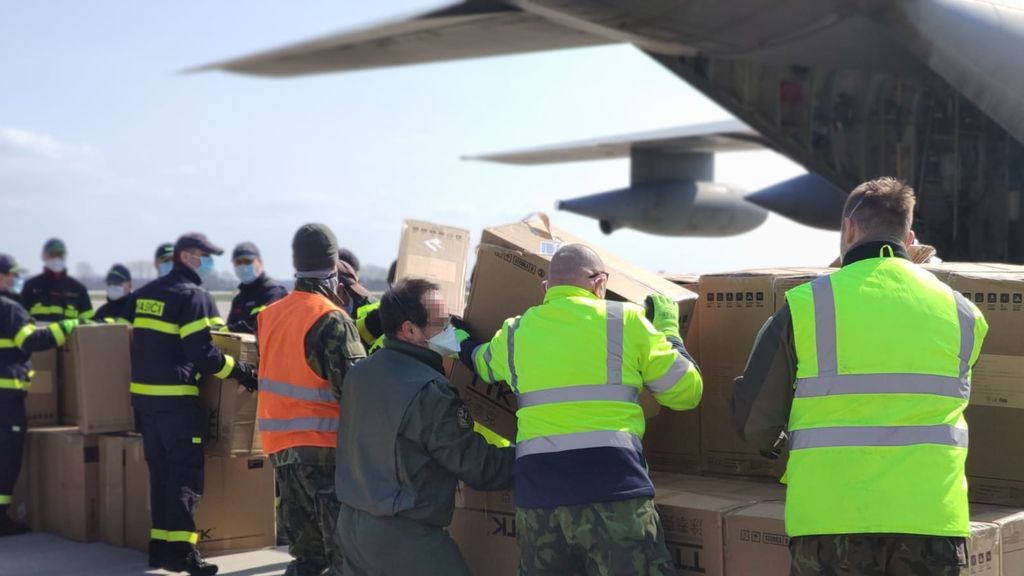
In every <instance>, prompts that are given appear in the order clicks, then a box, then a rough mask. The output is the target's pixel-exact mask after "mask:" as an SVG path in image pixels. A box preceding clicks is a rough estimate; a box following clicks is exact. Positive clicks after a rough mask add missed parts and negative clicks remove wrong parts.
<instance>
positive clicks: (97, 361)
mask: <svg viewBox="0 0 1024 576" xmlns="http://www.w3.org/2000/svg"><path fill="white" fill-rule="evenodd" d="M60 373H61V381H62V385H63V386H62V389H61V395H60V409H61V419H62V422H63V423H65V424H75V425H77V426H78V427H79V429H81V431H82V433H83V434H98V433H101V432H120V431H124V430H131V429H132V428H133V427H134V421H133V412H132V407H131V394H130V393H129V391H128V388H129V383H130V382H131V351H130V342H129V329H128V326H126V325H123V324H96V325H89V326H80V327H79V328H77V329H75V331H74V332H72V333H71V335H70V336H68V340H67V343H66V344H65V345H64V347H63V348H61V368H60Z"/></svg>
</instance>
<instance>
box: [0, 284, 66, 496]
mask: <svg viewBox="0 0 1024 576" xmlns="http://www.w3.org/2000/svg"><path fill="white" fill-rule="evenodd" d="M64 339H65V334H64V331H63V330H61V328H60V326H58V325H56V324H52V325H50V326H48V327H45V328H36V325H35V324H34V323H33V322H32V318H30V317H29V315H28V312H26V311H25V309H24V308H23V307H22V306H21V304H19V303H17V302H15V301H14V300H12V299H10V298H8V297H6V296H5V295H0V516H3V515H4V514H5V513H6V511H7V506H8V505H9V504H10V503H11V492H12V491H13V490H14V482H15V481H16V480H17V479H18V474H19V472H20V471H21V456H22V452H23V450H24V447H25V428H26V426H27V422H26V417H25V395H26V394H27V393H28V388H29V385H30V377H31V376H30V375H31V372H32V362H31V355H32V353H33V352H39V351H41V350H46V349H49V348H54V347H56V346H60V345H62V344H64Z"/></svg>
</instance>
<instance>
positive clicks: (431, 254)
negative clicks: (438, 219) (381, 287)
mask: <svg viewBox="0 0 1024 576" xmlns="http://www.w3.org/2000/svg"><path fill="white" fill-rule="evenodd" d="M469 242H470V239H469V230H464V229H462V228H455V227H452V226H442V225H441V224H433V223H431V222H424V221H422V220H406V221H405V224H404V225H403V226H402V241H401V244H399V248H398V263H397V265H396V267H395V278H396V279H397V280H402V279H404V278H425V279H427V280H431V281H433V282H435V283H436V284H437V285H439V286H440V287H441V293H442V294H444V296H445V299H446V300H447V302H448V311H449V313H451V314H455V315H457V316H461V315H462V312H463V309H465V307H466V266H467V263H468V262H469Z"/></svg>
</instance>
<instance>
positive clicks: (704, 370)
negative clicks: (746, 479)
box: [699, 268, 829, 477]
mask: <svg viewBox="0 0 1024 576" xmlns="http://www.w3.org/2000/svg"><path fill="white" fill-rule="evenodd" d="M828 271H829V269H827V268H820V269H819V268H780V269H767V270H751V271H744V272H734V273H726V274H706V275H704V276H701V278H700V300H699V302H700V347H701V348H700V351H701V363H700V367H701V374H702V375H703V377H704V398H703V400H702V403H701V434H700V436H701V469H702V470H703V471H705V472H712V473H716V474H738V475H744V476H775V477H779V476H781V474H782V472H783V470H784V469H785V458H780V459H779V460H774V461H773V460H768V459H766V458H764V457H762V456H761V455H760V454H758V453H757V451H756V450H755V449H753V448H752V447H750V446H749V445H748V444H747V443H746V442H744V441H743V440H741V439H740V437H739V436H738V435H737V434H736V432H735V431H734V430H733V427H732V423H731V418H730V413H729V406H730V403H731V401H732V392H733V380H734V379H736V378H737V377H738V376H741V375H742V374H743V369H744V368H745V367H746V363H747V358H748V357H749V355H750V351H751V349H752V348H753V345H754V340H755V339H756V337H757V333H758V332H759V331H760V330H761V327H762V326H763V325H764V323H765V322H766V321H767V320H768V318H770V317H771V315H772V314H774V313H775V311H776V310H777V309H778V308H779V307H780V306H781V305H782V304H783V303H784V302H785V291H786V290H788V289H790V288H792V287H794V286H797V285H799V284H803V283H804V282H808V281H810V280H813V279H814V278H816V277H818V276H820V275H821V274H824V273H827V272H828Z"/></svg>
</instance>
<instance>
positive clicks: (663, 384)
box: [644, 352, 690, 394]
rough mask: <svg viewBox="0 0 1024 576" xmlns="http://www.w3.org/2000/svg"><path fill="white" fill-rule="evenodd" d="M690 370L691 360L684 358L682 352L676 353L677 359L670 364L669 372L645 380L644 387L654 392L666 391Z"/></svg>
mask: <svg viewBox="0 0 1024 576" xmlns="http://www.w3.org/2000/svg"><path fill="white" fill-rule="evenodd" d="M689 371H690V361H689V360H687V359H686V358H683V356H682V355H681V354H679V353H678V352H677V353H676V359H675V361H674V362H672V365H671V366H669V368H668V372H666V373H665V375H664V376H662V377H661V378H658V379H656V380H652V381H650V382H644V387H645V388H647V389H648V390H650V391H651V393H652V394H658V393H661V392H666V391H668V390H669V389H671V388H672V387H673V386H675V385H676V382H679V380H681V379H682V377H683V376H686V373H687V372H689Z"/></svg>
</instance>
